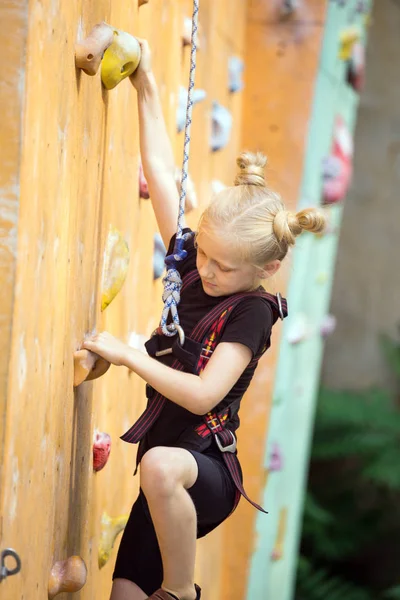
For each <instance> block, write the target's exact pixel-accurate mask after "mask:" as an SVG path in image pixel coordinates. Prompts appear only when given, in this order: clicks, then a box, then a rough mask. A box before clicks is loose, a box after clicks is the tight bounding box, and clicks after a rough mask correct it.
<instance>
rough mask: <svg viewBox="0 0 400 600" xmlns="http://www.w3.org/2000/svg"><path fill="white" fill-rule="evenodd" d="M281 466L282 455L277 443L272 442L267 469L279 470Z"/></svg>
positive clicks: (271, 471)
mask: <svg viewBox="0 0 400 600" xmlns="http://www.w3.org/2000/svg"><path fill="white" fill-rule="evenodd" d="M282 467H283V457H282V452H281V448H280V446H279V444H278V443H277V442H274V443H273V444H272V446H271V454H270V457H269V465H268V471H269V472H270V473H273V472H274V471H281V470H282Z"/></svg>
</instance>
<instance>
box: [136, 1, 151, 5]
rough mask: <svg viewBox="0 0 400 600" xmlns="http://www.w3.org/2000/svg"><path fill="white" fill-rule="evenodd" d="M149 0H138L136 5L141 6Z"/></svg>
mask: <svg viewBox="0 0 400 600" xmlns="http://www.w3.org/2000/svg"><path fill="white" fill-rule="evenodd" d="M148 1H149V0H139V1H138V6H143V4H147V3H148Z"/></svg>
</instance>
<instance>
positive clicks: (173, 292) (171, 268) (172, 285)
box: [160, 0, 199, 342]
mask: <svg viewBox="0 0 400 600" xmlns="http://www.w3.org/2000/svg"><path fill="white" fill-rule="evenodd" d="M198 13H199V0H193V15H192V40H191V52H190V71H189V87H188V99H187V106H186V124H185V141H184V145H183V163H182V177H181V193H180V198H179V212H178V223H177V232H176V238H175V245H174V250H173V253H172V254H170V255H169V256H166V257H165V264H166V267H167V273H166V275H165V277H164V278H163V284H164V292H163V295H162V299H163V302H164V308H163V311H162V315H161V320H160V326H161V329H162V332H163V334H164V335H167V336H173V335H175V334H176V333H177V332H179V335H180V338H181V342H182V335H183V330H182V328H181V326H180V322H179V315H178V304H179V302H180V299H181V296H180V291H181V287H182V280H181V276H180V274H179V271H178V270H177V269H176V264H177V262H178V261H181V260H184V259H185V258H186V256H187V252H186V250H185V249H184V243H185V241H186V240H187V239H188V238H189V237H190V236H191V234H183V224H184V216H185V199H186V187H187V178H188V164H189V148H190V127H191V124H192V109H193V89H194V76H195V72H196V51H197V30H198ZM169 315H171V318H172V322H171V323H170V324H169V325H167V321H168V317H169ZM183 339H184V337H183Z"/></svg>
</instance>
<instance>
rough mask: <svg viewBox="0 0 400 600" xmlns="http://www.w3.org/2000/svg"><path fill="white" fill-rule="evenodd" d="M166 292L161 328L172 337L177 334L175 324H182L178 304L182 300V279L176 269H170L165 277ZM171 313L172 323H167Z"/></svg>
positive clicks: (163, 296)
mask: <svg viewBox="0 0 400 600" xmlns="http://www.w3.org/2000/svg"><path fill="white" fill-rule="evenodd" d="M163 284H164V292H163V295H162V299H163V302H164V308H163V311H162V315H161V321H160V325H161V329H162V332H163V334H164V335H167V336H168V337H171V336H173V335H175V334H176V331H177V330H176V328H175V325H180V322H179V315H178V304H179V302H180V300H181V287H182V279H181V276H180V274H179V272H178V271H177V270H176V269H168V271H167V273H166V275H165V277H164V278H163ZM169 313H171V317H172V323H170V324H169V325H167V321H168V315H169Z"/></svg>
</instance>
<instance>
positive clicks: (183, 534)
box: [118, 446, 198, 600]
mask: <svg viewBox="0 0 400 600" xmlns="http://www.w3.org/2000/svg"><path fill="white" fill-rule="evenodd" d="M197 475H198V468H197V462H196V460H195V459H194V457H193V456H192V454H191V453H190V452H188V451H187V450H184V449H182V448H167V447H164V446H158V447H156V448H151V449H150V450H149V451H148V452H146V454H145V455H144V456H143V458H142V461H141V465H140V485H141V488H142V490H143V492H144V494H145V496H146V499H147V502H148V505H149V509H150V513H151V517H152V520H153V523H154V527H155V530H156V533H157V539H158V543H159V546H160V551H161V556H162V561H163V568H164V580H163V585H162V587H163V588H164V589H165V590H167V591H170V592H172V593H173V594H175V595H176V596H178V597H179V598H180V599H181V600H194V599H195V598H196V592H195V588H194V565H195V555H196V538H197V519H196V510H195V507H194V504H193V501H192V499H191V498H190V496H189V494H188V492H187V489H188V488H190V487H192V486H193V485H194V483H195V482H196V479H197ZM118 600H119V598H118ZM135 600H136V597H135Z"/></svg>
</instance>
